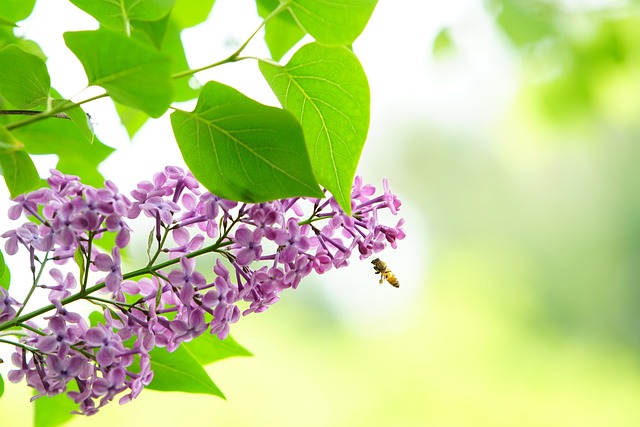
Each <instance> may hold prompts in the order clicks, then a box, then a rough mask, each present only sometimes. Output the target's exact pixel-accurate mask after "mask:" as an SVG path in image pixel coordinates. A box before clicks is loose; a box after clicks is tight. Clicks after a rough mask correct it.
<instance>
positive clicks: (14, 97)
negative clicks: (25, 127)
mask: <svg viewBox="0 0 640 427" xmlns="http://www.w3.org/2000/svg"><path fill="white" fill-rule="evenodd" d="M0 64H2V66H1V67H0V95H2V96H3V97H4V98H6V99H7V100H8V101H9V102H11V103H12V104H13V105H15V106H16V107H18V108H32V107H35V106H37V105H45V104H46V103H47V98H48V95H49V88H50V80H49V73H48V72H47V65H46V64H45V63H44V61H43V60H42V59H40V58H39V57H37V56H36V55H32V54H30V53H27V52H25V51H24V50H22V49H21V48H19V47H18V46H16V45H9V46H7V47H5V48H4V49H2V50H0Z"/></svg>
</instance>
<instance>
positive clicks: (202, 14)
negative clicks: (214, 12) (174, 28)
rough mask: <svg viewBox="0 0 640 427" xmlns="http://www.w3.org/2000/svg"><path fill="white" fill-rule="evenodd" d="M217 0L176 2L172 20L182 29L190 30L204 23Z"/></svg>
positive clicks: (184, 0) (182, 0)
mask: <svg viewBox="0 0 640 427" xmlns="http://www.w3.org/2000/svg"><path fill="white" fill-rule="evenodd" d="M213 3H215V0H199V1H193V0H176V4H175V6H174V7H173V10H172V11H171V18H172V19H175V22H176V23H177V24H178V26H179V27H180V28H189V27H193V26H194V25H198V24H200V23H201V22H204V21H205V20H206V19H207V17H208V16H209V12H210V11H211V8H212V7H213Z"/></svg>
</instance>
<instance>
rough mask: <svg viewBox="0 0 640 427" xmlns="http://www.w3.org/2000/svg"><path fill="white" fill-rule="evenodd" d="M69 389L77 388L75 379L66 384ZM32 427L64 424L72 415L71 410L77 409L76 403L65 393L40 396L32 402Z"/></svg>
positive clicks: (51, 426) (53, 426)
mask: <svg viewBox="0 0 640 427" xmlns="http://www.w3.org/2000/svg"><path fill="white" fill-rule="evenodd" d="M67 387H68V388H69V390H77V389H78V387H77V386H76V383H75V381H71V382H69V384H68V385H67ZM34 405H35V407H34V410H33V412H34V419H33V426H34V427H56V426H59V425H62V424H64V423H65V422H67V421H68V420H70V419H71V418H72V417H73V414H72V413H71V411H74V410H77V409H78V405H76V404H75V403H74V402H73V400H72V399H70V398H69V397H68V396H67V394H66V393H61V394H58V395H56V396H53V397H40V398H38V399H36V400H35V402H34Z"/></svg>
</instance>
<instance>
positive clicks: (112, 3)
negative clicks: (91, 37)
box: [69, 0, 175, 34]
mask: <svg viewBox="0 0 640 427" xmlns="http://www.w3.org/2000/svg"><path fill="white" fill-rule="evenodd" d="M69 1H70V2H71V3H73V4H75V5H76V6H77V7H79V8H80V9H82V10H84V11H85V12H87V13H88V14H89V15H91V16H93V17H94V18H96V19H97V20H98V22H99V23H100V24H102V25H103V26H104V27H106V28H110V29H113V30H119V31H124V33H125V34H129V31H130V26H131V21H133V20H137V21H157V20H159V19H161V18H163V17H165V16H166V15H168V14H169V12H171V8H172V7H173V4H174V3H175V0H144V1H141V0H69Z"/></svg>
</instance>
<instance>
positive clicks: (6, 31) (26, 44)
mask: <svg viewBox="0 0 640 427" xmlns="http://www.w3.org/2000/svg"><path fill="white" fill-rule="evenodd" d="M11 44H15V45H17V46H19V47H21V48H22V49H23V50H25V51H26V52H29V53H31V54H34V55H36V56H38V57H39V58H40V59H42V60H43V61H44V60H46V59H47V57H46V55H45V54H44V52H42V49H41V48H40V46H39V45H38V43H36V42H34V41H33V40H26V39H23V38H19V37H16V36H15V34H13V28H11V27H5V26H0V49H1V48H3V47H5V46H8V45H11Z"/></svg>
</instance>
